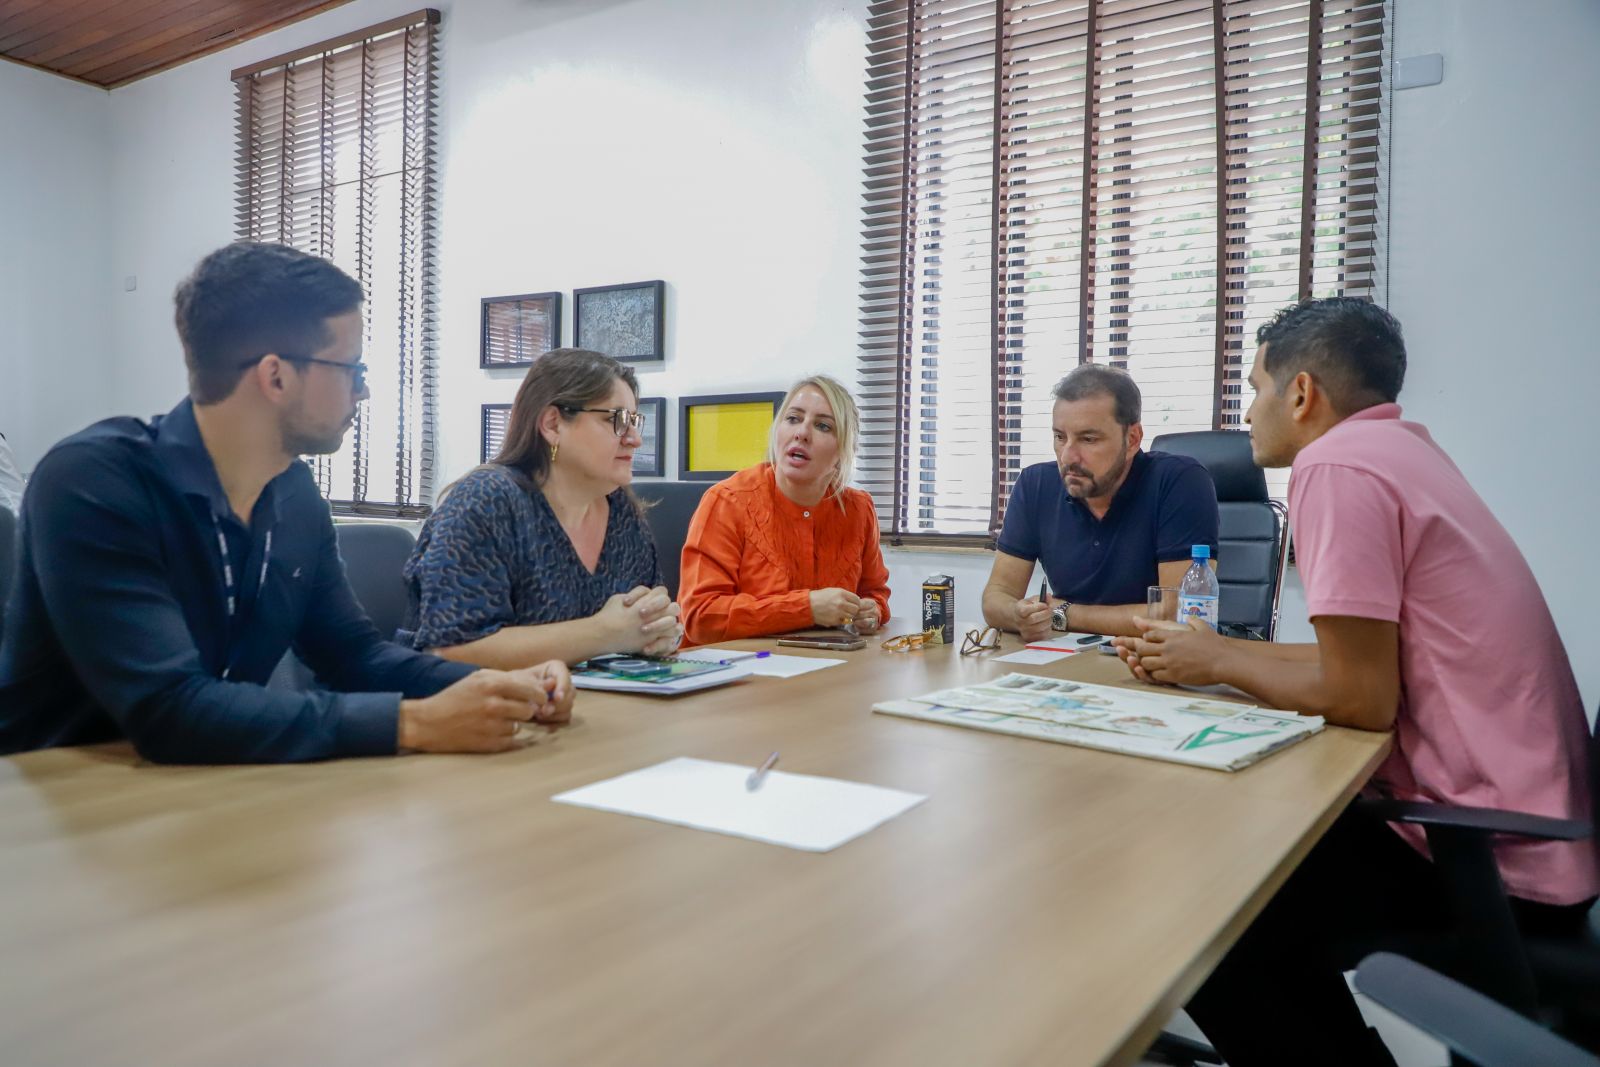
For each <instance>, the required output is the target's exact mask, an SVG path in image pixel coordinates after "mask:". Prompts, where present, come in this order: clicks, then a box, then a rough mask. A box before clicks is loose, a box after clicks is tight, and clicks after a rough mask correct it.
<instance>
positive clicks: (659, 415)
mask: <svg viewBox="0 0 1600 1067" xmlns="http://www.w3.org/2000/svg"><path fill="white" fill-rule="evenodd" d="M639 414H641V415H643V416H644V425H643V426H640V427H639V436H640V437H643V438H644V443H643V444H641V445H640V446H639V448H638V451H636V452H634V454H633V473H634V475H635V476H637V477H640V478H659V477H661V476H662V475H663V474H665V473H666V464H665V457H666V454H667V427H666V424H665V422H664V421H663V420H664V419H665V418H666V414H667V400H666V397H661V396H641V397H640V398H639Z"/></svg>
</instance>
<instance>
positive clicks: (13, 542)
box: [0, 507, 17, 638]
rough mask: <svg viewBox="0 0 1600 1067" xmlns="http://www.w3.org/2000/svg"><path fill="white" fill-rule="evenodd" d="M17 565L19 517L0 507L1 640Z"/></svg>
mask: <svg viewBox="0 0 1600 1067" xmlns="http://www.w3.org/2000/svg"><path fill="white" fill-rule="evenodd" d="M16 565H17V517H16V516H15V515H13V514H11V509H10V508H6V507H0V638H4V637H5V626H6V604H7V603H9V602H10V600H11V583H12V581H14V576H13V575H12V573H11V572H12V570H13V569H14V568H15V567H16Z"/></svg>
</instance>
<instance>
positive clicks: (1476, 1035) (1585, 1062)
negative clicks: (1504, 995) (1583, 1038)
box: [1356, 952, 1600, 1067]
mask: <svg viewBox="0 0 1600 1067" xmlns="http://www.w3.org/2000/svg"><path fill="white" fill-rule="evenodd" d="M1356 989H1358V990H1359V991H1360V992H1362V993H1364V994H1365V995H1366V996H1368V997H1370V998H1371V999H1372V1000H1373V1001H1374V1002H1375V1003H1377V1004H1380V1005H1382V1006H1383V1007H1385V1008H1387V1009H1389V1010H1390V1011H1392V1012H1394V1013H1395V1014H1396V1015H1398V1016H1400V1018H1402V1019H1404V1020H1406V1021H1407V1022H1409V1023H1411V1024H1412V1025H1413V1026H1416V1027H1418V1028H1419V1029H1421V1030H1425V1031H1426V1032H1427V1033H1429V1034H1431V1035H1432V1036H1433V1037H1435V1038H1437V1039H1438V1040H1440V1041H1443V1042H1444V1043H1445V1044H1446V1045H1448V1046H1449V1047H1450V1051H1451V1055H1452V1059H1453V1061H1454V1062H1457V1063H1468V1064H1473V1065H1476V1067H1528V1065H1530V1064H1538V1065H1539V1067H1600V1059H1597V1058H1596V1057H1594V1056H1591V1055H1590V1054H1589V1053H1587V1052H1584V1051H1583V1050H1582V1049H1580V1048H1578V1047H1577V1046H1576V1045H1571V1044H1568V1043H1567V1042H1566V1041H1563V1040H1562V1039H1561V1038H1559V1037H1556V1036H1555V1035H1554V1034H1552V1033H1550V1032H1549V1031H1547V1030H1545V1029H1543V1028H1541V1027H1540V1026H1538V1025H1537V1024H1535V1023H1534V1022H1532V1021H1530V1020H1528V1019H1525V1018H1523V1017H1522V1016H1521V1015H1518V1014H1517V1013H1516V1012H1514V1011H1512V1010H1511V1009H1509V1008H1507V1007H1505V1006H1504V1005H1502V1004H1497V1003H1495V1002H1494V1001H1493V1000H1490V999H1489V998H1488V997H1486V996H1484V995H1483V994H1482V993H1478V992H1476V991H1474V990H1471V989H1468V988H1467V987H1466V986H1464V985H1462V984H1461V983H1459V982H1456V981H1453V980H1452V979H1449V978H1446V977H1445V976H1444V975H1442V974H1440V973H1438V972H1437V971H1433V970H1429V969H1428V968H1427V967H1424V966H1422V965H1421V964H1420V963H1416V962H1414V961H1412V960H1408V959H1406V958H1404V957H1403V956H1396V955H1394V954H1393V953H1389V952H1379V953H1375V954H1373V955H1371V956H1368V957H1367V958H1366V959H1364V960H1362V961H1361V965H1360V966H1359V967H1357V968H1356Z"/></svg>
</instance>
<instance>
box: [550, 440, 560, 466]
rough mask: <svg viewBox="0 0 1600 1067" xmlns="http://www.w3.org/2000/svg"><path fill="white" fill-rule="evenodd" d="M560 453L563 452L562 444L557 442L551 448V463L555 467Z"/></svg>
mask: <svg viewBox="0 0 1600 1067" xmlns="http://www.w3.org/2000/svg"><path fill="white" fill-rule="evenodd" d="M560 452H561V442H559V441H557V442H556V443H555V444H553V445H551V446H550V463H551V465H552V466H554V465H555V462H556V456H557V455H558V454H559V453H560Z"/></svg>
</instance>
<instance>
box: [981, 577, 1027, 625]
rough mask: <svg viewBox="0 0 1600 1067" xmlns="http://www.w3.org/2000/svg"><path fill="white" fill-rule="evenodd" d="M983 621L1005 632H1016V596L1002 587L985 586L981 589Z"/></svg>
mask: <svg viewBox="0 0 1600 1067" xmlns="http://www.w3.org/2000/svg"><path fill="white" fill-rule="evenodd" d="M983 621H984V622H985V623H986V624H987V625H989V626H993V627H996V628H998V629H1001V630H1005V631H1006V632H1007V633H1013V634H1014V633H1018V632H1019V631H1020V630H1021V625H1020V624H1019V623H1018V622H1017V598H1016V597H1015V596H1013V595H1012V594H1010V593H1008V592H1006V591H1005V590H1003V589H994V588H991V587H985V588H984V590H983Z"/></svg>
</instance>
